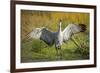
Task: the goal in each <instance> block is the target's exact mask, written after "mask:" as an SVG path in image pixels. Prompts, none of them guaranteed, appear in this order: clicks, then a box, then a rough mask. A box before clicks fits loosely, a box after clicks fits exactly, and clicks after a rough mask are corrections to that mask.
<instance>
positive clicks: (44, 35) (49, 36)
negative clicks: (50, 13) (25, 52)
mask: <svg viewBox="0 0 100 73" xmlns="http://www.w3.org/2000/svg"><path fill="white" fill-rule="evenodd" d="M55 34H56V33H55V32H51V31H49V30H48V29H46V28H44V27H43V28H36V29H34V30H33V31H32V32H31V33H30V34H29V37H30V38H33V39H40V40H43V41H44V42H45V43H46V44H48V45H53V44H54V39H55Z"/></svg>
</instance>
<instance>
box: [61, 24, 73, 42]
mask: <svg viewBox="0 0 100 73" xmlns="http://www.w3.org/2000/svg"><path fill="white" fill-rule="evenodd" d="M62 34H63V41H64V42H66V41H67V40H69V39H70V38H71V35H72V31H71V29H70V26H69V25H68V26H67V27H66V28H65V29H64V30H63V32H62Z"/></svg>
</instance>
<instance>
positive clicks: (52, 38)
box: [28, 20, 86, 58]
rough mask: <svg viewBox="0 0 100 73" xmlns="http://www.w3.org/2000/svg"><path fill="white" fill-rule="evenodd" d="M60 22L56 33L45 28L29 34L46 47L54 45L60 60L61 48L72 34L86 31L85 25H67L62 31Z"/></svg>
mask: <svg viewBox="0 0 100 73" xmlns="http://www.w3.org/2000/svg"><path fill="white" fill-rule="evenodd" d="M61 26H62V20H60V21H59V27H58V30H57V31H56V32H53V31H50V30H49V29H48V28H46V27H41V28H35V29H33V30H32V31H31V32H30V33H29V34H28V36H29V38H31V39H39V40H42V41H44V42H45V43H46V44H47V45H49V46H52V45H55V49H56V52H57V56H58V57H59V58H61V57H60V56H61V52H60V51H61V46H62V44H63V43H66V42H67V41H68V40H70V39H71V37H72V35H73V34H76V33H79V32H84V31H85V30H86V25H85V24H68V26H66V28H65V29H64V30H62V28H61Z"/></svg>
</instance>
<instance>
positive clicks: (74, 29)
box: [63, 24, 86, 42]
mask: <svg viewBox="0 0 100 73" xmlns="http://www.w3.org/2000/svg"><path fill="white" fill-rule="evenodd" d="M85 30H86V25H85V24H79V25H76V24H69V25H68V26H67V27H66V28H65V29H64V31H63V41H64V42H66V41H67V40H69V39H70V38H71V36H72V34H75V33H78V32H84V31H85Z"/></svg>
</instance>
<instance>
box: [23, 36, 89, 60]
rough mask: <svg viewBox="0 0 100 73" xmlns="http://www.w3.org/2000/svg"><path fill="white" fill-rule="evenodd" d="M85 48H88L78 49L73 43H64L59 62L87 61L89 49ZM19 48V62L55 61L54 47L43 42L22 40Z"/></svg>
mask: <svg viewBox="0 0 100 73" xmlns="http://www.w3.org/2000/svg"><path fill="white" fill-rule="evenodd" d="M81 35H82V34H81ZM75 37H76V36H75ZM82 38H83V37H81V39H82ZM84 38H85V37H84ZM80 42H81V41H80ZM84 42H85V40H84ZM86 46H88V44H86V45H85V46H84V47H85V48H79V47H78V46H76V45H75V44H74V42H72V41H71V40H69V41H68V42H67V43H64V44H63V45H62V49H61V53H62V59H60V60H83V59H89V47H86ZM21 47H22V48H21V62H42V61H56V60H57V58H56V57H57V55H56V49H55V46H54V45H53V46H48V45H47V44H45V43H44V42H43V41H40V40H36V39H31V40H24V41H23V42H22V45H21Z"/></svg>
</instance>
